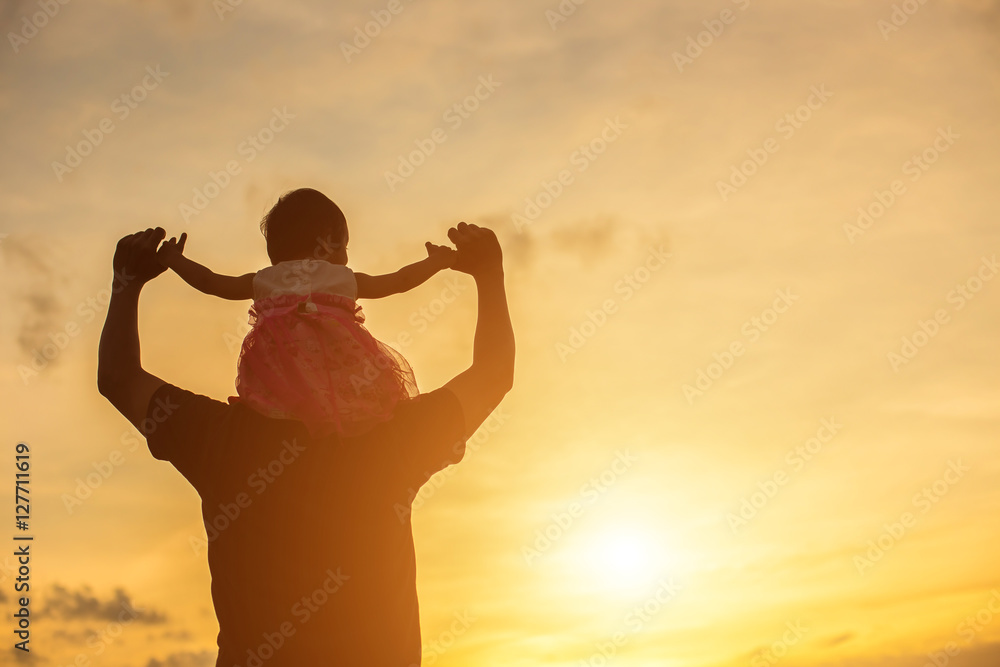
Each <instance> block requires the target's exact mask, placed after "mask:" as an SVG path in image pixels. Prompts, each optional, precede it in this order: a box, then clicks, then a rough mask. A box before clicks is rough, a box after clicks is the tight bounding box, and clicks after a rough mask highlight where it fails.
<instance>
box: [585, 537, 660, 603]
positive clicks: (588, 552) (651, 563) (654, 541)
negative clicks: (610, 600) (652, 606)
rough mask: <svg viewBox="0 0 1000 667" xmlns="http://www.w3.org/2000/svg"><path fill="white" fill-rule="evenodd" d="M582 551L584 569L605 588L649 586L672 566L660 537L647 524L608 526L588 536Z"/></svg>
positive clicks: (619, 588) (623, 589) (618, 589)
mask: <svg viewBox="0 0 1000 667" xmlns="http://www.w3.org/2000/svg"><path fill="white" fill-rule="evenodd" d="M578 555H579V557H580V560H581V561H582V563H581V565H583V566H584V567H583V568H582V569H584V570H586V571H587V575H588V576H589V577H591V578H592V579H593V580H594V582H595V583H596V584H597V585H598V587H599V588H601V589H604V590H609V589H610V590H616V591H622V592H630V591H632V590H633V589H635V588H637V587H643V586H648V585H649V584H650V583H651V582H653V581H655V580H656V579H657V577H661V576H663V575H664V574H666V571H667V568H668V566H669V563H668V562H667V560H668V559H667V558H666V551H665V550H664V549H663V546H662V544H661V542H660V539H659V537H658V536H657V535H656V534H655V533H654V532H653V531H651V530H649V529H648V528H647V527H644V526H627V527H611V528H604V529H602V530H600V531H598V532H595V533H594V534H592V535H589V536H588V537H587V540H586V544H585V545H583V546H582V548H581V550H580V552H579V553H578Z"/></svg>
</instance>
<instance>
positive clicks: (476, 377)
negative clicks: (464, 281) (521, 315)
mask: <svg viewBox="0 0 1000 667" xmlns="http://www.w3.org/2000/svg"><path fill="white" fill-rule="evenodd" d="M448 238H450V239H451V241H452V242H453V243H454V244H455V248H456V249H457V250H458V259H457V260H456V262H455V265H454V268H455V270H456V271H461V272H463V273H468V274H469V275H471V276H472V277H473V278H474V279H475V281H476V291H477V293H478V298H479V314H478V317H477V320H476V337H475V340H474V342H473V347H472V366H470V367H469V368H468V369H467V370H466V371H464V372H463V373H460V374H459V375H457V376H456V377H455V378H453V379H452V380H451V381H450V382H448V383H447V384H446V385H445V387H447V388H448V389H450V390H451V391H452V393H454V394H455V396H457V397H458V400H459V402H460V403H461V404H462V411H463V413H464V415H465V427H466V435H468V436H471V435H472V434H473V433H474V432H475V431H476V429H477V428H479V426H480V424H482V423H483V422H484V421H485V420H486V418H487V417H489V416H490V413H491V412H493V409H494V408H496V407H497V406H498V405H499V404H500V401H501V400H502V399H503V397H504V396H505V395H506V394H507V392H508V391H510V389H511V387H512V386H513V384H514V330H513V328H512V327H511V324H510V312H509V311H508V309H507V294H506V291H505V290H504V274H503V253H502V251H501V250H500V243H499V241H497V237H496V234H494V233H493V231H492V230H490V229H486V228H484V227H478V226H476V225H469V224H466V223H464V222H460V223H459V224H458V226H457V227H453V228H452V229H450V230H448Z"/></svg>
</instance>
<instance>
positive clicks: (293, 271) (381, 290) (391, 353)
mask: <svg viewBox="0 0 1000 667" xmlns="http://www.w3.org/2000/svg"><path fill="white" fill-rule="evenodd" d="M260 229H261V232H262V233H263V234H264V238H265V239H266V241H267V254H268V257H269V258H270V260H271V266H269V267H266V268H264V269H261V270H260V271H257V272H255V273H247V274H244V275H242V276H224V275H220V274H217V273H214V272H212V271H211V270H209V269H208V268H206V267H204V266H202V265H201V264H198V263H197V262H193V261H191V260H190V259H188V258H187V257H185V256H184V254H183V251H184V244H185V242H186V241H187V234H182V235H181V237H180V240H178V239H177V238H171V239H170V240H167V241H164V242H163V243H162V245H161V246H160V248H159V249H158V250H157V259H158V260H159V261H160V263H161V264H163V265H164V266H166V267H168V268H170V269H172V270H173V271H174V272H176V273H177V275H179V276H180V277H181V278H183V279H184V281H185V282H187V283H188V284H189V285H191V286H192V287H194V288H195V289H197V290H199V291H201V292H203V293H205V294H210V295H213V296H217V297H220V298H223V299H231V300H242V299H253V305H252V306H251V307H250V324H251V325H252V328H251V330H250V332H249V333H248V334H247V336H246V338H245V339H244V341H243V345H242V348H241V350H240V357H239V363H238V368H237V378H236V390H237V393H238V394H239V396H238V397H232V398H231V399H230V401H242V402H244V403H246V404H247V405H248V406H249V407H251V408H253V409H254V410H256V411H258V412H260V413H262V414H264V415H266V416H269V417H274V418H278V419H295V420H298V421H301V422H303V423H304V424H305V425H306V426H307V427H308V428H309V430H310V432H311V433H312V434H313V435H328V434H330V433H334V432H336V433H337V434H338V435H340V436H354V435H359V434H361V433H364V432H365V431H367V430H369V429H370V428H372V427H373V426H375V425H376V424H377V423H379V422H381V421H385V420H386V419H388V418H389V417H390V416H391V415H392V412H393V409H394V408H395V406H396V404H397V403H398V402H399V401H401V400H405V399H408V398H411V397H413V396H416V395H417V385H416V380H415V379H414V377H413V370H412V369H411V368H410V365H409V363H407V361H406V359H405V358H404V357H403V356H402V355H401V354H399V353H398V352H397V351H395V350H393V349H392V348H391V347H389V346H388V345H385V344H384V343H382V342H381V341H378V340H376V339H375V338H374V337H373V336H372V335H371V334H370V333H369V332H368V330H367V329H366V328H365V327H364V325H363V322H364V314H363V313H362V312H361V307H360V306H359V305H358V304H357V299H379V298H382V297H386V296H390V295H392V294H399V293H402V292H406V291H408V290H411V289H413V288H414V287H417V286H418V285H420V284H422V283H423V282H425V281H426V280H428V279H429V278H430V277H431V276H433V275H434V274H435V273H437V272H438V271H440V270H442V269H445V268H451V266H452V265H453V263H454V261H455V259H456V252H455V250H454V249H452V248H449V247H447V246H439V245H434V244H432V243H429V242H428V243H427V244H426V248H427V257H426V258H425V259H423V260H421V261H419V262H416V263H414V264H410V265H408V266H405V267H403V268H402V269H400V270H398V271H396V272H395V273H390V274H385V275H377V276H371V275H367V274H364V273H355V272H354V271H352V270H351V269H349V268H348V267H347V241H348V236H349V235H348V229H347V220H346V219H345V217H344V214H343V212H342V211H341V210H340V208H339V207H338V206H337V205H336V204H335V203H333V201H331V200H330V199H329V198H328V197H326V196H325V195H324V194H322V193H320V192H318V191H316V190H312V189H308V188H302V189H298V190H293V191H291V192H288V193H286V194H284V195H282V196H281V197H280V198H279V199H278V202H277V203H276V204H275V205H274V207H272V208H271V210H270V211H269V212H268V213H267V215H265V216H264V219H263V220H262V221H261V225H260Z"/></svg>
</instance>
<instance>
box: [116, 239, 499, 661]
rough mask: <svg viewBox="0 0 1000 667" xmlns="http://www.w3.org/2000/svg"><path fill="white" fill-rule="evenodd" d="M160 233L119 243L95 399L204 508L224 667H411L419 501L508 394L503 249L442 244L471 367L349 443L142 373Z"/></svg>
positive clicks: (489, 242) (481, 242) (478, 242)
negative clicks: (145, 297) (471, 322)
mask: <svg viewBox="0 0 1000 667" xmlns="http://www.w3.org/2000/svg"><path fill="white" fill-rule="evenodd" d="M164 237H165V232H164V230H163V229H161V228H156V229H147V230H145V231H142V232H138V233H136V234H132V235H130V236H126V237H125V238H123V239H121V240H120V241H119V242H118V247H117V248H116V250H115V255H114V261H113V266H114V274H115V282H116V287H115V290H114V293H113V296H112V298H111V302H110V304H109V306H108V315H107V321H106V322H105V325H104V331H103V333H102V335H101V343H100V352H99V364H98V377H97V384H98V389H99V390H100V392H101V394H102V395H103V396H105V397H106V398H107V399H108V400H109V401H110V402H111V403H112V405H114V406H115V408H117V409H118V411H119V412H121V413H122V414H123V415H124V416H125V417H126V418H127V419H128V420H129V421H130V422H132V424H133V425H135V427H136V428H137V429H139V431H140V432H141V433H143V434H144V435H145V437H146V440H147V444H148V446H149V450H150V452H151V453H152V454H153V456H154V457H156V458H158V459H161V460H166V461H169V462H170V463H172V464H173V465H174V466H175V467H176V468H177V470H178V471H180V473H181V474H182V475H183V476H184V477H185V478H186V479H187V480H188V481H189V482H190V483H191V484H192V485H193V486H194V488H195V489H196V490H197V491H198V494H199V495H200V496H201V499H202V517H203V519H204V522H205V528H206V532H207V534H208V537H209V543H208V563H209V568H210V570H211V573H212V599H213V602H214V604H215V611H216V615H217V617H218V619H219V627H220V630H219V636H218V644H219V657H218V660H217V663H216V664H217V665H218V666H219V667H222V666H225V667H233V666H236V665H238V666H240V667H264V666H266V667H284V666H294V667H309V666H311V665H346V666H351V667H382V666H385V667H411V666H414V665H419V664H420V652H421V650H420V626H419V617H418V606H417V592H416V559H415V555H414V549H413V533H412V528H411V524H410V516H409V512H400V511H399V507H400V506H403V507H406V508H409V506H410V503H411V502H412V500H413V498H412V490H414V489H418V488H419V487H420V486H421V485H422V484H423V483H424V482H426V481H427V480H428V479H429V478H430V477H431V476H432V475H433V474H434V473H436V472H438V471H439V470H442V469H443V468H445V467H447V466H448V465H450V464H453V463H458V462H459V461H460V460H461V459H462V457H463V455H464V453H465V440H466V438H468V437H469V436H471V435H472V434H473V433H474V432H475V431H476V429H477V428H478V427H479V426H480V424H482V423H483V421H484V420H485V419H486V418H487V417H488V416H489V415H490V413H491V412H492V411H493V409H494V408H495V407H496V406H497V405H498V404H499V403H500V401H501V399H502V398H503V397H504V395H506V393H507V392H508V391H509V390H510V388H511V386H512V384H513V371H514V335H513V331H512V329H511V323H510V315H509V313H508V309H507V297H506V293H505V290H504V274H503V261H502V252H501V249H500V244H499V243H498V241H497V238H496V235H495V234H494V233H493V232H492V231H491V230H489V229H485V228H481V227H478V226H476V225H468V224H466V223H464V222H463V223H459V224H458V226H457V227H454V228H452V229H450V230H449V231H448V237H449V238H450V239H451V241H452V242H453V243H454V244H455V247H456V250H457V252H458V259H457V261H456V265H455V269H456V270H458V271H462V272H464V273H468V274H470V275H471V276H472V277H473V279H474V280H475V283H476V288H477V293H478V299H479V305H478V319H477V323H476V333H475V339H474V343H473V360H472V365H471V366H470V367H469V368H468V369H467V370H465V371H464V372H462V373H460V374H459V375H457V376H456V377H455V378H453V379H452V380H451V381H449V382H448V383H447V384H445V385H444V386H443V387H441V388H439V389H437V390H435V391H432V392H429V393H425V394H421V395H419V396H418V397H416V398H414V399H412V400H410V401H405V402H403V403H400V404H399V405H398V406H397V408H396V410H395V412H394V413H393V415H392V417H391V418H390V419H389V420H388V421H387V422H384V423H382V424H381V425H379V426H378V427H376V428H375V429H374V430H372V431H370V432H368V433H366V434H364V435H362V436H359V437H356V438H344V439H338V438H337V437H336V436H330V437H327V438H322V439H319V438H317V439H311V438H310V437H309V432H308V431H307V430H306V429H305V427H304V426H303V425H302V424H301V423H299V422H296V421H291V420H277V419H270V418H268V417H265V416H263V415H261V414H258V413H256V412H254V411H253V410H251V409H249V408H247V407H246V406H244V405H242V404H240V403H235V404H227V403H223V402H221V401H216V400H213V399H210V398H207V397H205V396H200V395H197V394H194V393H192V392H190V391H186V390H184V389H181V388H179V387H176V386H174V385H172V384H169V383H167V382H165V381H164V380H161V379H160V378H158V377H156V376H155V375H152V374H151V373H149V372H147V371H146V370H144V369H143V367H142V364H141V362H140V358H139V333H138V304H139V293H140V291H141V290H142V287H143V285H145V284H146V283H147V282H148V281H150V280H152V279H153V278H155V277H157V276H158V275H160V274H161V273H163V271H164V268H163V267H162V266H161V265H160V264H159V262H158V261H157V259H156V249H157V247H158V245H159V243H160V242H161V241H162V240H163V238H164Z"/></svg>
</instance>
